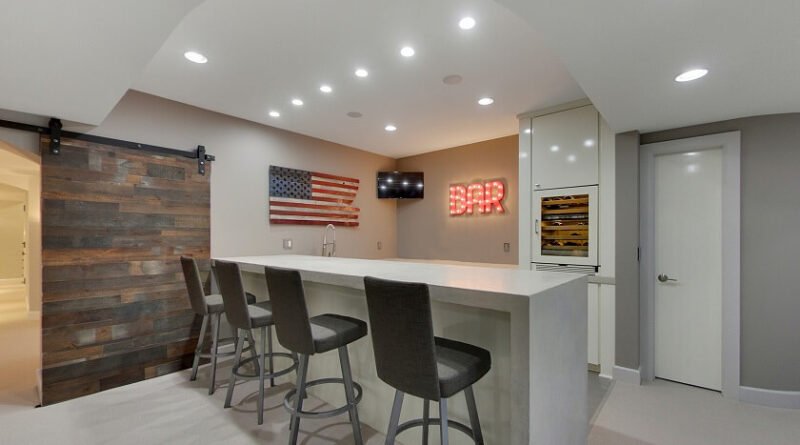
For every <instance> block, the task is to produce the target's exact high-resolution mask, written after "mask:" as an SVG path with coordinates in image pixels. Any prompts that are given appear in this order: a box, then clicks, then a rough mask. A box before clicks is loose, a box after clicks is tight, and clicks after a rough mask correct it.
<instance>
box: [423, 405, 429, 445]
mask: <svg viewBox="0 0 800 445" xmlns="http://www.w3.org/2000/svg"><path fill="white" fill-rule="evenodd" d="M422 403H423V405H422V445H428V424H429V423H430V418H431V401H430V400H428V399H425V401H423V402H422Z"/></svg>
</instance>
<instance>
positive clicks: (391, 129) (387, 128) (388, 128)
mask: <svg viewBox="0 0 800 445" xmlns="http://www.w3.org/2000/svg"><path fill="white" fill-rule="evenodd" d="M383 129H384V130H386V131H397V127H395V126H394V125H392V124H389V125H387V126H385V127H383Z"/></svg>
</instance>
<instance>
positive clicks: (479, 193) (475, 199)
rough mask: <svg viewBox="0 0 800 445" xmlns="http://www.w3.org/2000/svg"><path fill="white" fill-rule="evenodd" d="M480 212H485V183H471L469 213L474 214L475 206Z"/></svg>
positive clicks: (468, 188)
mask: <svg viewBox="0 0 800 445" xmlns="http://www.w3.org/2000/svg"><path fill="white" fill-rule="evenodd" d="M476 205H477V206H478V213H483V184H479V183H476V184H470V185H469V187H467V214H468V215H472V213H473V209H474V208H475V206H476Z"/></svg>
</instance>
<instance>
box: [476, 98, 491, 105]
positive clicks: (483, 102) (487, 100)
mask: <svg viewBox="0 0 800 445" xmlns="http://www.w3.org/2000/svg"><path fill="white" fill-rule="evenodd" d="M478 103H479V104H481V105H491V104H493V103H494V99H492V98H491V97H482V98H480V99H478Z"/></svg>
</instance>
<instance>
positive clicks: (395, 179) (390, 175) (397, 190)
mask: <svg viewBox="0 0 800 445" xmlns="http://www.w3.org/2000/svg"><path fill="white" fill-rule="evenodd" d="M377 187H378V199H422V198H424V197H425V174H424V173H423V172H378V181H377Z"/></svg>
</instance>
